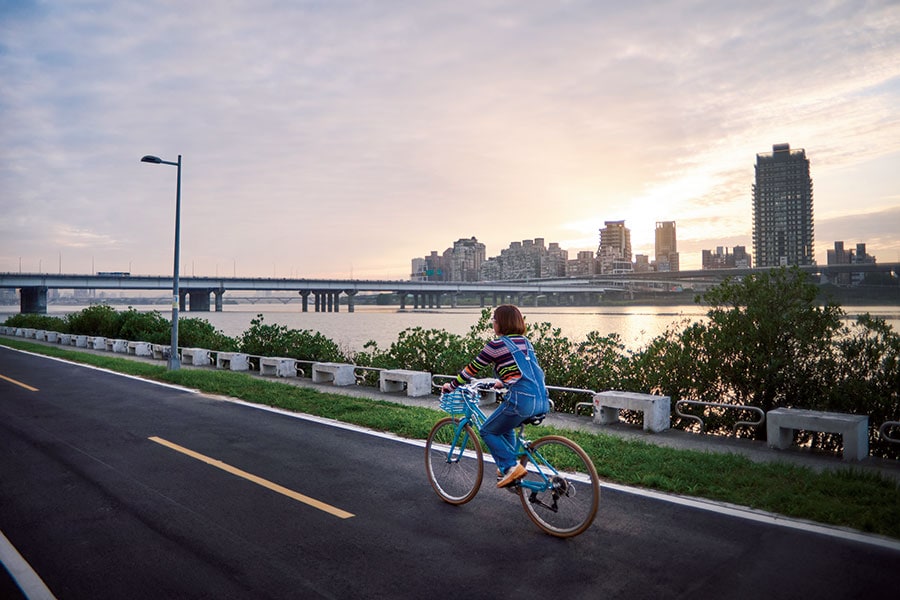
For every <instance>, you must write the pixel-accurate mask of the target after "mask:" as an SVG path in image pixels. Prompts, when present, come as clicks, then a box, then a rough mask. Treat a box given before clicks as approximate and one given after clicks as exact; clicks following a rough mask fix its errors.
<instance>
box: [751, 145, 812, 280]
mask: <svg viewBox="0 0 900 600" xmlns="http://www.w3.org/2000/svg"><path fill="white" fill-rule="evenodd" d="M812 205H813V185H812V178H811V177H810V175H809V160H808V159H807V158H806V151H805V150H803V149H800V150H791V145H790V144H776V145H774V146H772V153H771V154H769V153H766V154H757V155H756V183H755V184H754V185H753V251H754V255H755V256H754V258H755V262H756V266H757V267H777V266H782V265H812V264H815V259H814V235H813V206H812Z"/></svg>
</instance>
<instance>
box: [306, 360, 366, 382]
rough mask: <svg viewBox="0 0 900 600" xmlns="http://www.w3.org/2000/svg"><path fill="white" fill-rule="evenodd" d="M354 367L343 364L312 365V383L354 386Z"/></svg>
mask: <svg viewBox="0 0 900 600" xmlns="http://www.w3.org/2000/svg"><path fill="white" fill-rule="evenodd" d="M355 369H356V365H348V364H344V363H331V362H328V363H313V365H312V380H313V383H334V385H355V384H356V371H355Z"/></svg>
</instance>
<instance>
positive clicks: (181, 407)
mask: <svg viewBox="0 0 900 600" xmlns="http://www.w3.org/2000/svg"><path fill="white" fill-rule="evenodd" d="M23 385H24V386H29V387H31V388H34V389H33V390H32V389H28V388H27V387H23ZM0 532H2V533H3V534H4V535H5V536H6V538H7V539H8V540H9V542H10V543H11V545H12V546H14V548H15V550H16V551H17V552H18V553H19V554H20V555H21V557H22V558H23V559H24V560H25V561H27V563H28V565H30V567H31V569H33V571H34V573H36V574H37V576H39V577H40V579H41V580H42V581H43V582H44V583H45V584H46V586H47V587H48V588H49V589H50V590H51V591H52V593H53V594H54V595H55V596H56V597H57V598H60V599H80V598H85V599H87V598H90V599H92V600H96V599H101V598H129V599H141V598H153V599H158V598H200V597H206V598H217V599H222V598H340V599H346V598H429V599H430V600H435V599H441V598H452V597H453V598H455V597H458V596H460V595H466V596H470V597H473V598H487V597H492V598H497V597H514V596H523V595H526V594H527V597H538V596H540V597H552V598H566V599H574V598H654V599H660V598H759V597H771V598H788V597H822V598H856V597H873V596H876V595H878V596H880V595H881V594H883V593H884V591H885V590H889V589H895V586H896V574H897V573H898V572H900V550H898V548H900V546H898V545H891V544H886V545H885V544H878V543H867V542H866V541H860V540H859V539H846V538H844V537H842V536H840V535H830V534H827V533H822V532H819V531H816V530H812V531H808V530H804V529H802V528H800V529H798V528H795V527H784V526H782V525H780V524H777V523H770V522H766V521H765V520H764V521H763V522H760V521H758V520H754V519H747V518H743V517H741V516H735V515H733V514H726V513H721V512H717V511H714V510H706V509H703V508H698V507H695V506H685V505H683V504H679V503H677V502H670V501H667V500H665V499H659V498H654V497H648V496H644V495H640V494H634V493H630V492H628V491H623V490H620V489H609V488H606V489H604V491H603V496H602V498H601V505H600V512H599V514H598V518H597V521H596V522H595V524H594V525H593V527H591V528H590V529H589V530H588V531H587V532H586V533H584V534H582V535H581V536H579V537H577V538H574V539H570V540H558V539H555V538H552V537H549V536H547V535H545V534H543V533H541V532H540V531H539V530H538V529H537V528H536V527H535V526H534V525H533V524H532V523H531V522H530V521H529V520H528V519H527V517H526V516H525V514H524V512H523V511H522V508H521V506H520V504H519V501H518V498H516V497H515V496H513V495H512V494H510V493H509V492H507V491H503V490H496V489H494V488H493V486H490V485H485V486H484V487H483V488H482V490H481V492H480V493H479V495H478V496H477V497H476V498H475V499H474V500H473V501H472V502H470V503H469V504H467V505H464V506H461V507H453V506H450V505H448V504H445V503H443V502H441V501H440V500H439V499H438V498H437V496H435V494H434V493H433V492H432V490H431V488H430V486H429V485H428V483H427V481H426V478H425V471H424V460H423V450H422V448H421V447H420V446H418V445H415V444H410V443H404V442H401V441H398V440H396V439H391V438H390V437H384V436H378V435H372V434H370V433H367V432H362V431H358V430H354V429H348V428H343V427H336V426H335V425H334V424H331V423H323V422H318V421H314V420H307V419H303V418H297V417H296V416H292V415H287V414H280V413H277V412H272V411H267V410H260V409H259V408H254V407H249V406H246V405H243V404H240V403H234V402H226V401H223V400H222V399H217V398H211V397H207V396H204V395H201V394H197V393H192V392H190V391H185V390H180V389H176V388H171V387H165V386H160V385H156V384H152V383H148V382H144V381H140V380H136V379H132V378H127V377H123V376H120V375H116V374H112V373H106V372H103V371H99V370H95V369H90V368H86V367H83V366H78V365H74V364H69V363H64V362H60V361H55V360H52V359H48V358H46V357H39V356H33V355H29V354H25V353H21V352H16V351H12V350H10V349H7V348H3V347H0ZM7 568H9V565H7ZM8 579H9V578H8V577H5V578H0V596H2V597H7V594H13V591H14V590H13V589H12V588H11V587H10V583H9V581H8ZM13 597H14V596H13Z"/></svg>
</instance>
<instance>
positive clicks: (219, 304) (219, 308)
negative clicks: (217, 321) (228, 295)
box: [213, 289, 225, 312]
mask: <svg viewBox="0 0 900 600" xmlns="http://www.w3.org/2000/svg"><path fill="white" fill-rule="evenodd" d="M213 293H214V294H215V295H216V312H222V296H224V295H225V290H221V289H220V290H214V291H213Z"/></svg>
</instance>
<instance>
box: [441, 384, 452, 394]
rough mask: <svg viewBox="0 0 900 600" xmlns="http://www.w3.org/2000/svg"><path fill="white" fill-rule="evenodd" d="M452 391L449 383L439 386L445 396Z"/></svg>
mask: <svg viewBox="0 0 900 600" xmlns="http://www.w3.org/2000/svg"><path fill="white" fill-rule="evenodd" d="M452 391H453V386H452V385H451V384H450V383H449V382H447V383H445V384H444V385H442V386H441V392H443V393H445V394H449V393H450V392H452Z"/></svg>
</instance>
